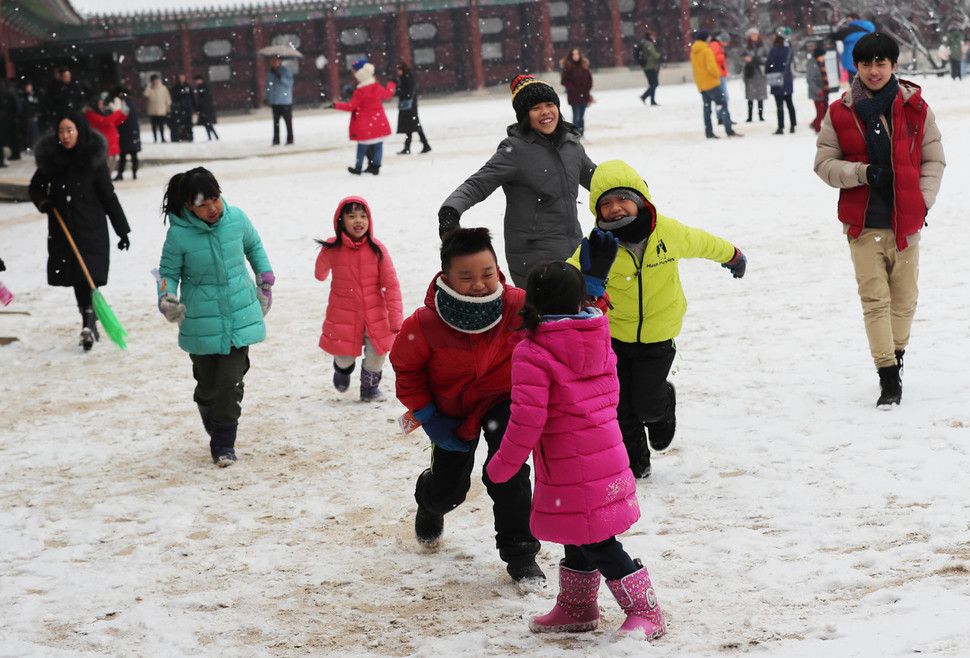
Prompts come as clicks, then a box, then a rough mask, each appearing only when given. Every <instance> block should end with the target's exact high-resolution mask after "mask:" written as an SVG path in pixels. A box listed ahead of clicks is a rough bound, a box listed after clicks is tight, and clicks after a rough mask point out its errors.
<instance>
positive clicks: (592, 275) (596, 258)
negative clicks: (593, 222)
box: [579, 227, 620, 297]
mask: <svg viewBox="0 0 970 658" xmlns="http://www.w3.org/2000/svg"><path fill="white" fill-rule="evenodd" d="M619 247H620V241H619V240H617V239H616V238H614V237H613V234H612V233H610V232H609V231H601V230H600V229H598V228H595V227H594V228H593V232H592V233H590V234H589V237H588V238H583V242H582V243H581V244H580V246H579V269H580V271H581V272H582V273H583V277H584V278H585V279H586V294H587V295H589V296H590V297H602V296H603V293H604V292H606V279H607V278H609V276H610V269H611V268H612V267H613V261H614V260H616V252H617V249H619Z"/></svg>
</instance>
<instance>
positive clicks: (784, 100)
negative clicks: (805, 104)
mask: <svg viewBox="0 0 970 658" xmlns="http://www.w3.org/2000/svg"><path fill="white" fill-rule="evenodd" d="M785 105H787V106H788V119H789V120H790V121H791V127H792V128H794V127H795V104H794V103H793V102H792V99H791V94H785V95H783V96H777V95H776V96H775V108H776V109H777V110H778V130H784V129H785V107H784V106H785Z"/></svg>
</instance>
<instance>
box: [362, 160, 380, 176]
mask: <svg viewBox="0 0 970 658" xmlns="http://www.w3.org/2000/svg"><path fill="white" fill-rule="evenodd" d="M364 173H365V174H374V175H375V176H376V175H378V174H379V173H381V166H380V165H378V164H374V163H371V164H369V165H367V169H365V170H364Z"/></svg>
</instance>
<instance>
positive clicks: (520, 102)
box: [509, 74, 559, 123]
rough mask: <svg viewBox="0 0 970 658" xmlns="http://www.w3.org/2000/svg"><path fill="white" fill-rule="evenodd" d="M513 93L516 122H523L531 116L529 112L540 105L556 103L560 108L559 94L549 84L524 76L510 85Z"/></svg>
mask: <svg viewBox="0 0 970 658" xmlns="http://www.w3.org/2000/svg"><path fill="white" fill-rule="evenodd" d="M509 89H510V91H511V92H512V109H513V110H515V120H516V121H518V122H519V123H521V122H522V119H524V118H525V117H526V116H528V114H529V110H531V109H532V107H533V106H534V105H537V104H539V103H555V104H556V107H559V94H557V93H556V90H555V89H553V87H552V85H551V84H549V83H548V82H543V81H542V80H538V79H536V78H535V77H533V76H531V75H528V74H524V75H520V76H518V77H517V78H516V79H515V80H513V81H512V84H511V85H509Z"/></svg>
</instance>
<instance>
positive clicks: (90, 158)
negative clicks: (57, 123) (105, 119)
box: [34, 127, 108, 173]
mask: <svg viewBox="0 0 970 658" xmlns="http://www.w3.org/2000/svg"><path fill="white" fill-rule="evenodd" d="M86 128H87V133H88V134H87V138H86V139H84V140H83V143H82V139H78V143H77V146H75V147H74V148H73V149H71V150H70V151H68V150H67V149H65V148H64V147H63V146H61V143H60V142H59V141H58V140H57V135H56V134H55V133H53V132H49V133H47V134H45V135H44V136H43V137H41V138H40V139H38V140H37V145H36V147H35V148H34V153H35V155H34V158H35V160H36V162H37V168H38V169H41V170H43V171H46V172H50V173H55V172H59V171H63V170H64V169H67V168H68V167H70V166H72V165H76V166H80V167H82V168H83V169H85V170H86V171H93V170H94V169H96V168H97V167H98V166H99V165H101V164H103V163H104V162H105V161H106V159H107V154H108V141H107V140H106V139H105V138H104V136H103V135H101V133H99V132H97V131H96V130H91V129H90V128H89V127H86Z"/></svg>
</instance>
